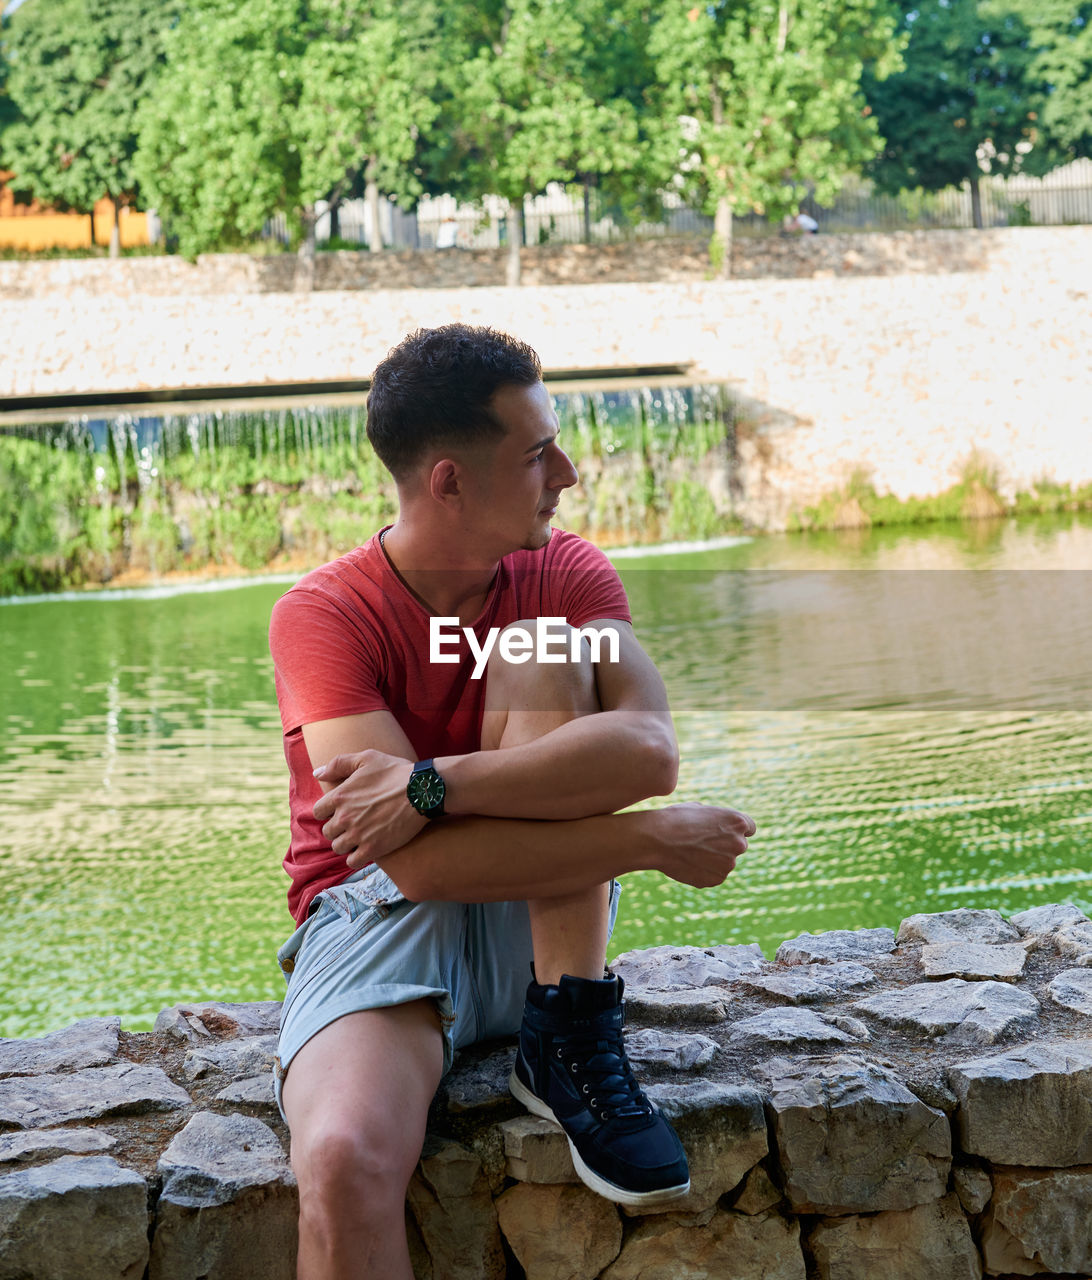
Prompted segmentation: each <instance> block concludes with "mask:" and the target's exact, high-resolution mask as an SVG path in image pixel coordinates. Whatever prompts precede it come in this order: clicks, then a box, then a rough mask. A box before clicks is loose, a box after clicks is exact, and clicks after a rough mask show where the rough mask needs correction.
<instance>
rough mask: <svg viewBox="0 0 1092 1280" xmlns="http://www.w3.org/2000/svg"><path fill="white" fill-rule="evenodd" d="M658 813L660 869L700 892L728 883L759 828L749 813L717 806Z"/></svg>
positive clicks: (679, 806) (673, 806)
mask: <svg viewBox="0 0 1092 1280" xmlns="http://www.w3.org/2000/svg"><path fill="white" fill-rule="evenodd" d="M654 813H655V816H656V818H658V819H660V820H662V823H663V826H662V829H660V830H659V831H658V834H659V835H660V838H661V840H662V841H663V845H662V847H661V849H660V850H659V852H658V856H657V858H656V861H655V867H656V870H658V871H662V872H663V873H664V875H667V876H670V877H671V879H672V880H678V881H680V882H681V883H682V884H690V885H693V886H694V887H695V888H697V889H709V888H712V886H713V885H717V884H720V883H721V882H722V881H724V880H725V879H726V878H727V877H728V874H729V873H730V872H731V871H732V870H733V869H734V867H735V865H736V859H737V858H738V857H739V856H740V854H742V853H746V851H747V841H748V839H749V838H750V837H751V836H753V835H754V834H755V831H756V830H757V829H758V828H757V827H756V826H755V823H754V820H753V819H752V818H749V817H748V816H747V815H746V814H745V813H740V812H739V811H738V810H737V809H721V808H719V807H717V806H716V805H709V804H689V803H688V804H671V805H668V806H667V807H666V808H664V809H657V810H655V811H654Z"/></svg>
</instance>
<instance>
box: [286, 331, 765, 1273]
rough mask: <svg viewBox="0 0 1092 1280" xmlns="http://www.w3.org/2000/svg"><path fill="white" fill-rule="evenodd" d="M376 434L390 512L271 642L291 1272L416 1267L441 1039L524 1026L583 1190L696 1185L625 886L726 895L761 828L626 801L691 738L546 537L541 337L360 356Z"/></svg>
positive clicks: (564, 469) (606, 584)
mask: <svg viewBox="0 0 1092 1280" xmlns="http://www.w3.org/2000/svg"><path fill="white" fill-rule="evenodd" d="M368 436H369V439H370V440H371V442H372V445H373V446H374V448H375V450H376V452H377V454H378V455H379V457H380V459H381V460H382V461H383V462H384V464H385V465H386V466H387V467H388V468H389V470H390V471H391V474H392V475H393V477H394V480H395V484H396V487H397V492H398V504H399V510H398V518H397V520H396V521H395V523H394V524H393V525H390V526H388V527H387V528H384V529H382V530H381V531H379V533H378V534H376V535H375V536H374V537H372V538H370V539H369V541H367V542H366V543H365V544H364V545H363V546H361V547H358V548H357V549H356V550H355V551H352V552H350V553H349V554H348V555H345V556H342V557H341V558H340V559H338V560H335V561H334V562H333V563H331V564H328V565H325V566H323V567H322V568H320V569H317V570H315V571H314V572H313V573H310V574H308V575H307V576H306V577H304V578H303V579H301V581H300V582H299V583H297V585H296V586H295V587H293V588H292V589H291V590H290V591H289V592H288V593H287V594H286V595H285V596H284V597H282V599H281V600H280V601H279V602H278V603H277V605H276V607H275V609H274V613H273V621H272V625H271V631H270V645H271V649H272V652H273V657H274V662H275V667H276V678H277V696H278V701H279V703H280V709H281V717H282V722H283V728H284V747H285V754H286V757H287V760H288V765H289V771H290V802H291V836H292V838H291V846H290V848H289V851H288V854H287V857H286V859H285V866H286V869H287V871H288V873H289V875H290V877H291V881H292V884H291V888H290V890H289V903H290V906H291V909H292V912H293V915H294V916H295V918H296V920H297V923H298V924H299V928H298V929H297V930H296V932H295V933H294V934H293V935H292V937H291V938H290V939H289V940H288V942H287V943H286V944H285V945H284V947H282V948H281V951H280V953H279V959H280V962H281V966H282V968H283V969H284V971H285V974H286V976H287V979H288V990H287V994H286V997H285V1002H284V1012H283V1015H282V1024H281V1036H280V1045H279V1056H278V1065H277V1082H278V1097H279V1100H280V1105H281V1107H282V1110H283V1112H284V1115H285V1118H286V1119H287V1121H288V1124H289V1127H290V1129H291V1134H292V1164H293V1168H294V1170H295V1173H296V1176H297V1178H298V1181H299V1190H300V1246H299V1276H300V1278H301V1280H315V1278H316V1277H335V1276H336V1277H376V1278H380V1277H381V1278H382V1280H410V1277H411V1276H412V1272H411V1269H410V1262H409V1254H408V1250H407V1244H406V1239H405V1232H404V1228H403V1206H404V1200H405V1193H406V1187H407V1184H408V1182H409V1179H410V1176H411V1174H412V1172H413V1169H414V1167H415V1165H416V1163H417V1160H418V1157H419V1155H420V1151H421V1146H422V1142H423V1140H424V1135H425V1122H426V1117H427V1112H428V1106H429V1102H430V1101H431V1099H432V1096H433V1094H434V1093H435V1090H436V1087H437V1085H438V1083H439V1081H440V1078H441V1076H442V1075H443V1073H444V1072H445V1071H446V1070H447V1069H448V1067H449V1066H450V1065H451V1061H452V1056H453V1053H454V1050H455V1049H457V1048H458V1047H460V1046H462V1045H466V1044H470V1043H473V1042H474V1041H476V1040H479V1039H482V1038H485V1037H490V1036H498V1035H511V1034H514V1033H516V1032H517V1031H518V1033H519V1043H518V1052H517V1058H516V1065H515V1068H514V1070H513V1073H512V1078H511V1082H510V1083H511V1089H512V1092H513V1093H514V1094H515V1096H516V1097H517V1098H518V1099H519V1100H520V1101H521V1102H523V1103H524V1105H525V1106H527V1107H528V1108H529V1109H530V1110H532V1111H534V1112H536V1113H537V1114H539V1115H543V1116H547V1117H551V1118H554V1119H556V1120H557V1121H558V1122H559V1123H560V1124H561V1126H562V1128H563V1129H564V1131H565V1133H566V1135H567V1137H568V1140H569V1145H570V1149H571V1151H572V1155H573V1161H574V1165H575V1167H576V1169H577V1171H578V1173H579V1175H580V1177H581V1178H582V1179H583V1180H584V1181H585V1182H586V1183H587V1184H588V1185H589V1186H590V1187H592V1188H593V1189H594V1190H596V1191H597V1192H599V1193H600V1194H601V1195H604V1196H606V1197H607V1198H609V1199H611V1200H614V1201H616V1202H618V1203H621V1204H625V1205H631V1206H634V1207H637V1208H640V1207H641V1206H648V1205H653V1204H659V1203H662V1202H664V1201H666V1200H670V1199H672V1198H675V1197H677V1196H680V1195H683V1194H685V1192H686V1191H687V1189H688V1186H689V1175H688V1170H687V1163H686V1156H685V1154H684V1152H683V1150H682V1147H681V1145H680V1143H679V1141H678V1138H677V1137H676V1135H675V1133H674V1131H673V1130H672V1129H671V1127H670V1126H669V1125H668V1124H667V1122H666V1121H665V1120H664V1119H663V1118H662V1117H661V1116H659V1115H658V1114H657V1113H656V1112H655V1110H654V1109H653V1108H652V1106H651V1105H650V1103H649V1102H648V1100H647V1098H646V1097H645V1095H644V1094H643V1093H642V1091H641V1089H640V1087H639V1085H638V1084H637V1082H636V1080H635V1079H634V1077H633V1073H632V1071H631V1070H630V1067H629V1063H628V1062H627V1060H626V1055H625V1050H624V1047H623V1042H622V1030H621V1025H622V983H621V981H620V980H618V979H617V978H615V977H614V976H613V975H611V974H610V973H609V972H608V971H606V970H605V958H606V947H607V940H608V937H609V933H610V929H611V927H612V925H613V921H614V913H615V911H616V910H617V885H616V882H615V877H617V876H619V875H621V874H623V873H624V872H627V871H635V870H640V869H649V868H652V869H656V870H659V871H662V872H664V873H665V874H667V875H668V876H671V877H673V878H674V879H676V880H679V881H681V882H683V883H686V884H690V885H697V886H711V885H715V884H719V883H720V882H721V881H722V880H723V879H724V878H725V876H727V875H728V873H729V872H730V871H731V870H732V868H733V866H734V865H735V860H736V858H737V857H738V855H739V854H740V853H742V852H743V851H744V850H745V849H746V847H747V839H748V837H749V836H751V835H753V834H754V830H755V826H754V823H753V822H752V821H751V819H750V818H748V817H747V816H746V815H744V814H742V813H739V812H737V811H735V810H731V809H722V808H716V807H713V806H706V805H698V804H680V805H669V806H666V807H664V808H660V809H656V810H651V811H647V812H631V813H619V812H618V810H621V809H624V808H626V807H627V806H629V805H632V804H634V803H636V802H637V801H640V800H643V799H646V798H647V797H649V796H656V795H667V794H669V793H670V792H671V791H672V790H673V789H674V786H675V781H676V773H677V767H678V748H677V745H676V741H675V735H674V730H673V727H672V722H671V716H670V712H669V710H668V705H667V697H666V694H665V691H664V686H663V682H662V681H661V679H660V677H659V674H658V673H657V671H656V669H655V667H654V666H653V664H652V662H651V661H650V659H649V658H648V656H647V655H646V654H645V652H644V650H643V649H642V648H641V646H640V644H639V643H638V641H637V639H636V637H635V635H634V632H633V628H632V626H631V625H630V617H629V611H628V607H627V603H626V597H625V593H624V591H623V589H622V585H621V583H620V581H619V579H618V576H617V574H616V573H615V571H614V569H613V568H612V566H611V565H610V563H609V561H608V560H607V559H606V558H605V557H604V556H603V555H602V553H601V552H599V551H598V550H596V549H595V548H594V547H593V546H591V545H590V544H589V543H587V542H585V541H584V540H583V539H581V538H578V537H576V536H575V535H573V534H569V533H565V532H562V531H559V530H555V529H552V528H551V523H550V522H551V520H552V518H553V517H554V515H555V513H556V511H557V508H558V503H559V500H560V498H561V495H562V493H563V492H564V490H565V489H567V488H569V487H570V486H571V485H573V484H575V483H576V480H577V475H576V472H575V470H574V469H573V465H572V463H571V462H570V461H569V459H568V457H567V456H566V455H565V453H564V451H563V450H562V448H561V445H560V443H559V441H558V420H557V416H556V414H555V413H554V411H553V408H552V405H551V401H550V397H549V394H548V393H547V391H546V389H545V387H544V386H543V383H542V380H541V369H540V366H539V362H538V358H537V356H536V355H535V353H534V352H533V351H532V350H531V349H530V348H529V347H527V346H526V345H525V344H523V343H521V342H518V341H516V340H515V339H513V338H511V337H508V336H507V335H504V334H500V333H497V332H495V331H493V330H490V329H480V328H471V327H468V326H464V325H448V326H445V327H443V328H439V329H432V330H421V331H418V332H417V333H415V334H412V335H411V336H410V337H408V338H407V339H405V341H403V342H402V343H401V344H400V345H399V346H398V347H396V348H395V349H394V350H393V351H392V352H391V353H390V354H389V356H388V357H387V359H386V360H384V361H383V362H382V363H381V364H380V365H379V367H378V368H377V369H376V371H375V376H374V379H373V382H372V390H371V393H370V395H369V398H368ZM540 620H550V621H549V622H540ZM464 629H466V630H464ZM540 636H545V642H544V643H543V644H542V645H540V644H539V638H540ZM532 962H533V969H531V970H530V972H531V974H532V979H533V980H532V981H531V983H530V985H529V986H528V984H527V978H528V972H529V967H530V966H531V964H532Z"/></svg>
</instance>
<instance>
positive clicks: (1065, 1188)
mask: <svg viewBox="0 0 1092 1280" xmlns="http://www.w3.org/2000/svg"><path fill="white" fill-rule="evenodd" d="M982 1257H983V1260H984V1261H985V1264H986V1270H987V1271H989V1272H992V1273H994V1274H996V1273H1010V1274H1015V1275H1035V1274H1038V1273H1041V1272H1044V1271H1048V1272H1051V1273H1054V1274H1057V1273H1061V1274H1063V1275H1080V1276H1087V1275H1089V1274H1092V1168H1089V1167H1085V1168H1082V1169H998V1170H996V1171H995V1172H994V1175H993V1199H992V1200H991V1201H990V1210H989V1213H988V1214H987V1215H986V1220H985V1222H984V1224H983V1227H982Z"/></svg>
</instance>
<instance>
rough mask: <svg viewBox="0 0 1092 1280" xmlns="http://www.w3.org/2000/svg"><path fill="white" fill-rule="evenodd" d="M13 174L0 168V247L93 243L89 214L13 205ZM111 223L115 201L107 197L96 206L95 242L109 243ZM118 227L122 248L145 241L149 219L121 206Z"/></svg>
mask: <svg viewBox="0 0 1092 1280" xmlns="http://www.w3.org/2000/svg"><path fill="white" fill-rule="evenodd" d="M14 178H15V175H14V174H11V173H4V172H2V171H0V249H27V250H32V251H33V250H37V249H89V248H90V247H91V245H92V229H91V228H92V216H91V215H90V214H86V213H61V212H59V211H58V210H57V209H50V208H49V207H48V206H45V205H41V204H39V203H38V201H37V200H35V201H33V202H32V203H31V204H16V202H15V194H14V191H13V189H12V187H11V186H10V183H11V182H12V180H13V179H14ZM113 226H114V202H113V201H112V200H111V199H110V197H109V196H103V198H102V199H101V200H100V201H99V202H98V204H96V205H95V213H94V243H95V244H99V245H108V244H109V243H110V232H111V230H112V229H113ZM118 226H119V228H120V231H121V244H122V248H125V249H128V248H131V247H133V246H135V245H142V244H148V243H149V239H148V219H147V216H146V215H145V214H143V213H137V212H135V211H134V210H132V209H122V210H121V213H120V216H119V219H118Z"/></svg>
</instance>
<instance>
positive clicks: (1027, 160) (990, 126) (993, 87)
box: [867, 0, 1052, 227]
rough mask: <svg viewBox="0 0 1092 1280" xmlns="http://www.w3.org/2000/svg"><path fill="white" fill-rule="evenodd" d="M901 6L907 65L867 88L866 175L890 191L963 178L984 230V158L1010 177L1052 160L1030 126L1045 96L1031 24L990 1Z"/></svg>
mask: <svg viewBox="0 0 1092 1280" xmlns="http://www.w3.org/2000/svg"><path fill="white" fill-rule="evenodd" d="M911 5H912V6H913V7H911ZM904 6H905V8H904V13H903V16H902V30H903V31H904V32H905V34H906V36H907V37H908V40H907V45H906V52H905V54H904V60H905V64H906V65H905V67H904V69H903V70H902V71H901V72H899V73H898V74H897V75H892V76H889V77H888V78H887V79H886V80H884V81H883V82H882V83H881V82H878V81H877V82H872V83H869V84H868V85H867V94H868V101H869V104H870V105H871V107H872V110H873V111H874V113H875V117H876V121H877V123H878V125H879V129H880V133H881V134H882V135H883V137H884V139H885V143H884V147H883V150H882V151H881V152H880V154H879V155H878V156H877V158H876V160H875V161H874V162H873V164H872V165H871V167H870V173H871V175H872V176H873V177H874V178H875V179H876V181H877V183H878V185H879V186H880V187H881V188H882V189H883V190H886V191H892V192H894V191H900V190H906V189H911V190H912V189H914V188H917V187H923V188H924V189H925V190H927V191H939V190H940V189H941V188H943V187H948V186H958V185H960V184H962V183H963V182H967V183H968V184H969V185H970V190H971V206H972V215H973V221H974V225H975V226H976V227H981V226H982V200H981V190H980V178H981V175H982V173H983V172H984V168H983V166H984V164H986V165H988V170H989V172H994V173H1001V174H1008V173H1013V172H1016V171H1017V170H1019V169H1021V168H1023V169H1026V170H1031V171H1038V172H1042V171H1043V170H1044V169H1045V168H1047V167H1049V164H1050V163H1052V156H1051V150H1050V147H1049V144H1048V143H1047V141H1046V139H1045V138H1043V137H1042V134H1041V129H1040V127H1039V125H1038V123H1037V122H1038V120H1039V117H1040V115H1041V113H1042V110H1043V106H1044V101H1045V96H1044V86H1043V84H1042V82H1041V81H1040V80H1039V78H1038V76H1037V75H1036V73H1035V71H1034V67H1033V62H1034V60H1035V49H1034V47H1033V45H1032V42H1031V39H1030V35H1029V32H1028V28H1027V26H1026V25H1025V23H1024V22H1023V20H1022V19H1021V18H1020V17H1019V15H1017V14H1015V13H1012V12H1002V11H1001V10H1000V8H998V7H995V6H994V5H993V4H991V3H989V2H988V0H986V2H983V0H904ZM1037 142H1038V143H1039V145H1036V143H1037Z"/></svg>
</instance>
